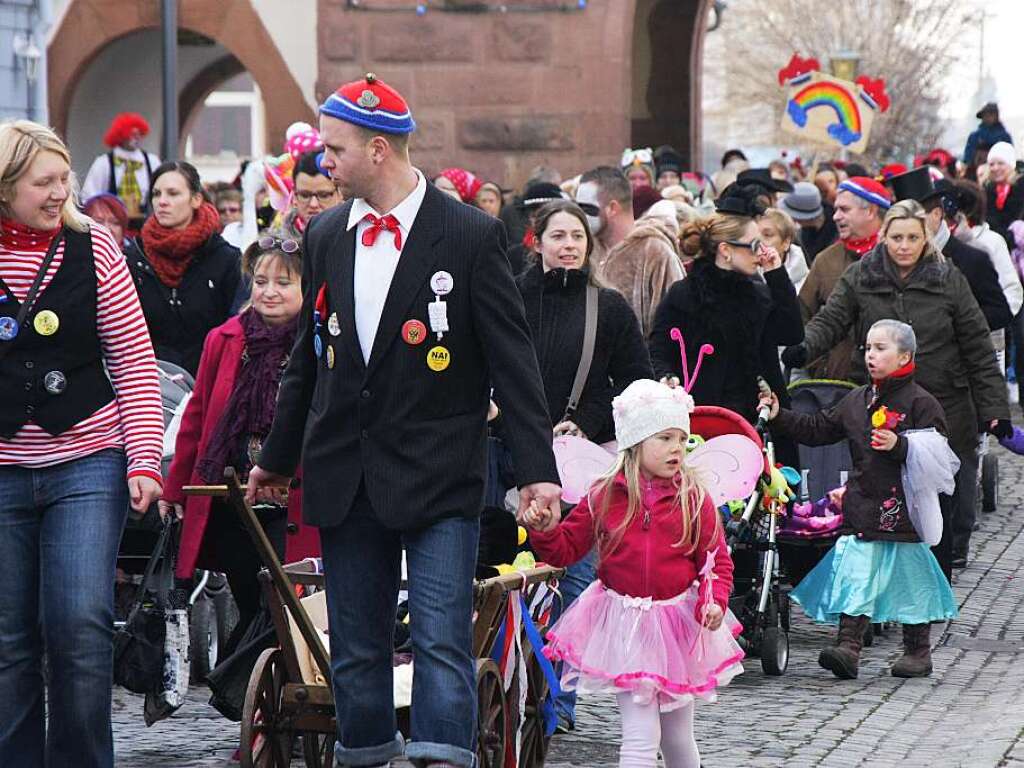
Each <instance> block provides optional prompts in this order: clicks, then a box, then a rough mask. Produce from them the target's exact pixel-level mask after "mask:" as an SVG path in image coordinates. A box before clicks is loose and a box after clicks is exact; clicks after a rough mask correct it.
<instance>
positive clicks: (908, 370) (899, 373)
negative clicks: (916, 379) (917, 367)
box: [871, 360, 914, 387]
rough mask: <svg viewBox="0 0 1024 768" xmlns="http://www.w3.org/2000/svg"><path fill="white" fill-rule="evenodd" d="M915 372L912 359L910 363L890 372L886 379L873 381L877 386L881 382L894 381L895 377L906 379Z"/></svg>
mask: <svg viewBox="0 0 1024 768" xmlns="http://www.w3.org/2000/svg"><path fill="white" fill-rule="evenodd" d="M913 372H914V361H913V360H911V361H910V362H909V363H907V364H906V365H904V366H902V367H901V368H897V369H896V370H895V371H893V372H892V373H890V374H889V375H888V376H886V377H885V378H884V379H872V380H871V381H872V383H873V384H874V385H875V386H876V387H877V386H879V385H880V384H883V383H884V382H886V381H892V380H893V379H904V378H906V377H907V376H910V375H911V374H912V373H913Z"/></svg>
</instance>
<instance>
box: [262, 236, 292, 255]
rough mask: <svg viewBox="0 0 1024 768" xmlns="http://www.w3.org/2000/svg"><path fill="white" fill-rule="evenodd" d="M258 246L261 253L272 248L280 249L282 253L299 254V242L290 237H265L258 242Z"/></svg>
mask: <svg viewBox="0 0 1024 768" xmlns="http://www.w3.org/2000/svg"><path fill="white" fill-rule="evenodd" d="M256 245H258V246H259V247H260V250H261V251H269V250H270V249H272V248H277V249H279V250H280V251H281V252H282V253H288V254H292V253H297V252H298V250H299V248H300V247H301V246H300V245H299V242H298V241H297V240H292V239H291V238H290V237H289V238H285V239H283V240H282V239H281V238H279V237H272V236H270V235H264V236H263V237H261V238H260V239H259V240H257V241H256Z"/></svg>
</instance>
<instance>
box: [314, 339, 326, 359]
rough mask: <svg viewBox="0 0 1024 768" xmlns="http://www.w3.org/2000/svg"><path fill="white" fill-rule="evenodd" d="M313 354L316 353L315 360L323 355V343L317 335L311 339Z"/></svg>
mask: <svg viewBox="0 0 1024 768" xmlns="http://www.w3.org/2000/svg"><path fill="white" fill-rule="evenodd" d="M313 352H315V353H316V356H317V359H319V358H321V357H323V355H324V342H323V341H322V340H321V338H320V335H319V334H317V335H316V336H314V337H313Z"/></svg>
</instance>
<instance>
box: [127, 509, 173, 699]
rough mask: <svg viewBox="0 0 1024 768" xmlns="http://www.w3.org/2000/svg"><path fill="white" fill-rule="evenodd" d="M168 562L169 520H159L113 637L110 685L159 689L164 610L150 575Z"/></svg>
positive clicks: (137, 690)
mask: <svg viewBox="0 0 1024 768" xmlns="http://www.w3.org/2000/svg"><path fill="white" fill-rule="evenodd" d="M170 560H171V520H170V516H168V519H167V520H165V521H163V523H162V527H161V529H160V536H159V537H158V538H157V542H156V547H155V548H154V549H153V554H152V555H150V558H149V562H148V563H147V564H146V572H145V574H144V575H143V577H142V584H141V585H140V586H139V592H138V597H137V598H136V600H135V603H134V604H133V605H132V608H131V610H130V611H129V613H128V618H127V620H126V621H125V624H124V626H123V627H121V628H120V629H118V630H117V632H116V633H115V634H114V682H115V683H116V684H117V685H120V686H122V687H124V688H127V689H128V690H129V691H132V692H133V693H151V692H153V691H156V690H159V687H160V685H161V683H162V681H163V676H164V641H165V639H166V635H167V623H166V611H165V605H164V599H163V598H162V596H161V594H160V591H159V590H158V589H155V588H154V586H155V585H154V579H153V574H154V573H155V572H156V569H157V566H158V565H160V564H161V563H162V562H163V563H165V565H164V568H163V569H161V570H166V564H167V563H169V562H170Z"/></svg>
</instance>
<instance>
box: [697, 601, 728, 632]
mask: <svg viewBox="0 0 1024 768" xmlns="http://www.w3.org/2000/svg"><path fill="white" fill-rule="evenodd" d="M724 618H725V611H723V610H722V608H721V607H720V606H719V605H718V603H708V604H707V605H706V606H704V621H703V622H702V623H703V624H704V626H705V627H707V628H708V629H710V630H712V631H714V630H716V629H718V628H719V627H720V626H722V619H724Z"/></svg>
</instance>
